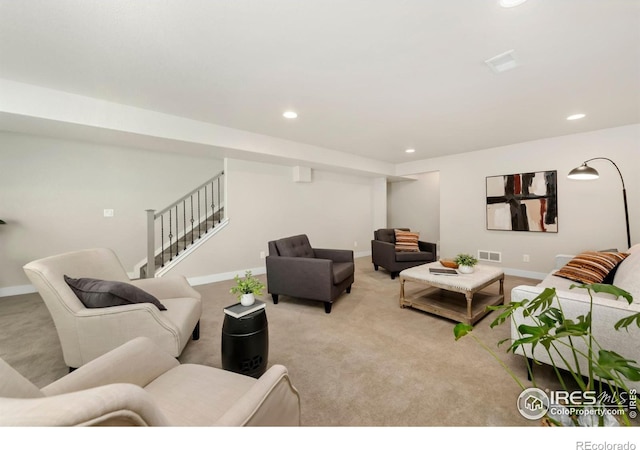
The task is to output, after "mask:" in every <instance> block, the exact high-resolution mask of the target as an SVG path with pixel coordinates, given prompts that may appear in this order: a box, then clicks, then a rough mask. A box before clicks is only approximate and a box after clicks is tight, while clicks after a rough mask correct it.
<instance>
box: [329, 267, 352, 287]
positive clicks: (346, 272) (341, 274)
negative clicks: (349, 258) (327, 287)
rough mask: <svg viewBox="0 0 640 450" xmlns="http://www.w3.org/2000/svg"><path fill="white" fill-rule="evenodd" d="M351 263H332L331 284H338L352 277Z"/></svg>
mask: <svg viewBox="0 0 640 450" xmlns="http://www.w3.org/2000/svg"><path fill="white" fill-rule="evenodd" d="M353 270H354V267H353V263H350V262H334V263H333V284H340V283H342V282H343V281H344V280H346V279H347V278H349V277H350V276H351V275H353Z"/></svg>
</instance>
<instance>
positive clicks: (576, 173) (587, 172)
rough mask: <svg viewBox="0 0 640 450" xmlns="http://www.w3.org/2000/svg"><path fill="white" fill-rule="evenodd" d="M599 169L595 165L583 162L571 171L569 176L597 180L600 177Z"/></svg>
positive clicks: (574, 178) (577, 178) (575, 178)
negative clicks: (591, 165) (590, 165)
mask: <svg viewBox="0 0 640 450" xmlns="http://www.w3.org/2000/svg"><path fill="white" fill-rule="evenodd" d="M599 177H600V175H599V174H598V171H597V170H596V169H594V168H593V167H589V166H587V163H584V164H582V165H581V166H580V167H576V168H575V169H573V170H572V171H571V172H569V175H568V178H570V179H572V180H595V179H596V178H599Z"/></svg>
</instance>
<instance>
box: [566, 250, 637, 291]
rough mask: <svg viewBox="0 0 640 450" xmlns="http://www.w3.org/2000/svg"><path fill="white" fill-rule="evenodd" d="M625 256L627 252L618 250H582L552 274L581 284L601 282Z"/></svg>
mask: <svg viewBox="0 0 640 450" xmlns="http://www.w3.org/2000/svg"><path fill="white" fill-rule="evenodd" d="M627 256H629V254H628V253H620V252H583V253H580V254H579V255H576V256H575V257H574V258H573V259H572V260H571V261H569V262H568V263H567V264H566V265H565V266H564V267H563V268H562V269H560V270H558V271H557V272H555V273H554V275H555V276H558V277H562V278H566V279H568V280H571V281H577V282H578V283H583V284H593V283H602V282H603V281H604V279H605V278H606V276H607V275H608V274H609V272H611V271H612V270H613V269H615V268H616V266H617V265H618V264H620V263H621V262H622V261H624V259H625V258H626V257H627Z"/></svg>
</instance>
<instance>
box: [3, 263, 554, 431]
mask: <svg viewBox="0 0 640 450" xmlns="http://www.w3.org/2000/svg"><path fill="white" fill-rule="evenodd" d="M261 278H262V279H263V280H264V281H266V280H265V277H264V276H261ZM535 283H536V281H535V280H528V279H523V278H515V277H507V279H506V282H505V293H506V294H507V296H508V294H509V292H510V290H511V288H512V287H513V286H515V285H518V284H535ZM232 284H233V281H225V282H220V283H214V284H210V285H203V286H198V287H197V289H198V291H199V292H201V293H202V296H203V310H204V311H203V316H202V320H201V334H200V336H201V337H200V340H199V341H193V342H190V343H189V344H187V347H186V349H185V351H184V352H183V354H182V356H181V357H180V360H181V361H182V362H190V363H199V364H206V365H209V366H213V367H221V361H220V345H221V332H222V321H223V318H224V313H223V311H222V309H223V308H224V307H225V306H228V305H230V304H232V303H234V302H235V297H234V296H232V295H231V294H230V293H229V288H230V287H231V286H232ZM489 289H490V290H494V291H496V292H497V289H498V284H497V283H496V284H495V286H491V287H490V288H489ZM398 294H399V281H398V279H397V278H396V279H395V280H391V278H390V276H389V274H388V272H386V271H384V270H383V269H380V271H377V272H376V271H374V270H373V266H372V264H371V262H370V258H368V257H366V258H360V259H358V260H357V261H356V275H355V283H354V285H353V289H352V291H351V293H350V294H343V295H342V296H341V297H340V298H339V299H338V300H337V301H336V302H335V303H334V305H333V310H332V312H331V314H325V312H324V308H323V306H322V304H321V303H318V302H312V301H305V300H296V299H291V298H288V297H285V296H281V300H280V302H279V304H278V305H274V304H273V303H272V302H271V299H270V297H267V296H266V295H265V299H266V300H267V317H268V320H269V341H270V342H269V343H270V346H269V365H271V364H275V363H278V364H283V365H285V366H286V367H287V368H288V369H289V372H290V374H291V379H292V381H293V383H294V384H295V386H296V387H297V388H298V390H299V391H300V395H301V399H302V423H303V425H305V426H350V427H356V426H358V427H360V426H364V427H368V426H394V427H399V426H539V425H540V424H539V423H538V422H532V421H529V420H526V419H524V418H523V417H522V416H521V415H520V414H519V413H518V411H517V409H516V406H515V405H516V399H517V397H518V395H519V394H520V388H519V387H518V386H517V385H516V383H515V382H514V381H513V380H512V379H511V378H510V377H509V375H508V374H507V373H506V372H505V371H504V370H503V369H502V368H501V367H500V366H499V365H498V363H497V362H496V361H495V360H494V359H493V358H492V357H491V356H490V355H489V354H488V353H487V352H486V351H484V350H482V349H481V348H480V347H479V346H478V345H477V344H476V342H474V341H473V340H472V339H471V338H465V339H463V340H460V341H458V342H456V341H455V340H454V338H453V326H454V324H455V322H453V321H451V320H448V319H444V318H441V317H437V316H433V315H430V314H427V313H423V312H420V311H417V310H412V309H402V308H400V307H399V305H398ZM493 314H495V313H493ZM493 314H491V315H489V316H487V317H485V318H484V319H482V320H481V321H480V322H479V323H478V324H477V325H476V333H477V335H479V336H480V337H481V338H482V339H483V340H484V342H486V343H488V344H491V345H492V346H494V345H495V343H496V342H498V341H499V340H501V339H503V338H506V337H507V336H508V335H509V328H508V325H503V326H501V327H498V328H497V329H494V330H491V329H490V328H489V324H490V322H491V320H492V319H491V317H492V315H493ZM498 352H499V354H500V355H502V356H503V358H504V360H505V361H506V362H507V364H509V366H510V367H511V368H512V369H513V370H514V371H515V372H516V373H517V374H518V375H519V377H520V378H521V379H522V380H524V382H525V383H526V371H525V366H524V363H523V360H522V358H521V357H517V356H514V355H510V354H506V353H505V351H504V349H502V348H500V349H498ZM0 356H1V357H2V358H3V359H5V360H6V361H7V362H8V363H9V364H11V365H12V366H13V367H14V368H16V370H18V371H19V372H20V373H22V374H23V375H25V376H26V377H27V378H29V379H30V380H32V381H33V382H34V383H35V384H37V385H38V386H44V385H46V384H48V383H50V382H51V381H53V380H55V379H57V378H59V377H62V376H64V375H65V374H66V373H67V368H66V367H65V365H64V362H63V360H62V352H61V349H60V344H59V341H58V337H57V334H56V331H55V328H54V326H53V322H52V320H51V318H50V316H49V313H48V311H47V309H46V307H45V306H44V304H43V303H42V300H41V299H40V298H39V296H38V295H37V294H31V295H22V296H16V297H8V298H3V299H0ZM539 375H540V376H542V377H543V378H544V377H545V368H542V369H541V370H540V371H539ZM543 378H539V381H540V380H541V379H543ZM548 378H549V380H552V376H551V374H550V373H549V377H548ZM550 383H551V385H553V382H552V381H550Z"/></svg>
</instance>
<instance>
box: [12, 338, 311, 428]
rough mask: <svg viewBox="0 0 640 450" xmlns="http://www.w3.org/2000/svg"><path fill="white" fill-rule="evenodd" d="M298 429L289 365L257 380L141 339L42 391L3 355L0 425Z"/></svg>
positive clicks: (296, 396)
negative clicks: (180, 357)
mask: <svg viewBox="0 0 640 450" xmlns="http://www.w3.org/2000/svg"><path fill="white" fill-rule="evenodd" d="M76 425H82V426H88V425H96V426H98V425H112V426H129V425H137V426H299V425H300V397H299V394H298V391H297V390H296V389H295V387H293V385H292V384H291V381H290V379H289V374H288V372H287V369H286V368H285V367H284V366H281V365H274V366H272V367H271V368H270V369H269V370H267V372H265V374H264V375H262V376H261V377H260V378H259V379H255V378H251V377H248V376H245V375H241V374H237V373H234V372H228V371H225V370H222V369H216V368H213V367H208V366H202V365H197V364H180V363H179V362H178V361H177V360H176V359H175V358H173V357H172V356H171V355H170V354H168V353H166V352H164V351H163V350H161V349H160V348H159V347H158V346H157V345H155V344H154V343H153V342H152V341H151V340H150V339H148V338H144V337H140V338H136V339H133V340H131V341H129V342H127V343H126V344H123V345H122V346H120V347H118V348H116V349H114V350H112V351H110V352H107V353H106V354H104V355H102V356H101V357H99V358H96V359H94V360H93V361H91V362H89V363H87V364H85V365H84V366H82V367H80V368H79V369H78V370H75V371H73V372H72V373H70V374H68V375H66V376H65V377H63V378H61V379H59V380H58V381H55V382H53V383H51V384H50V385H48V386H46V387H44V388H43V389H42V390H40V389H38V388H37V387H36V386H35V385H33V384H31V382H30V381H29V380H27V379H26V378H24V377H23V376H22V375H20V374H19V373H18V372H17V371H16V370H14V369H13V368H12V367H11V366H9V365H8V364H7V363H6V362H4V361H3V360H2V359H0V426H40V427H43V426H45V427H48V426H76Z"/></svg>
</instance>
